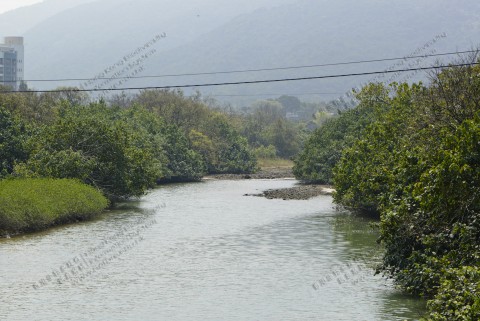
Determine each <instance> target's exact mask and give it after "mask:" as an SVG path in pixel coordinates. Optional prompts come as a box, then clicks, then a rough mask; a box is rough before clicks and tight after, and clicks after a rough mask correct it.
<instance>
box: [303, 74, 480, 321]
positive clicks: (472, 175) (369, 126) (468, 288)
mask: <svg viewBox="0 0 480 321" xmlns="http://www.w3.org/2000/svg"><path fill="white" fill-rule="evenodd" d="M479 75H480V67H479V66H463V67H452V68H447V69H445V70H443V71H442V72H439V73H436V74H433V75H432V79H431V82H430V85H429V86H423V85H421V84H420V85H413V86H408V85H405V84H402V85H397V84H393V85H392V87H391V89H390V90H386V89H384V90H382V89H381V88H380V87H377V90H373V91H372V90H371V89H373V88H375V87H372V85H370V86H369V87H367V88H365V89H364V90H362V92H360V95H359V97H358V98H359V101H360V104H359V106H358V107H357V108H355V109H354V110H352V111H349V112H347V113H343V114H342V115H341V116H340V117H339V118H337V119H335V120H333V121H328V122H327V123H326V124H325V125H324V126H323V127H322V128H320V129H319V130H318V131H317V132H316V133H314V135H313V136H312V138H310V140H309V141H308V142H307V145H306V150H305V151H304V153H303V154H302V155H301V157H300V158H299V160H297V163H296V168H295V170H296V173H297V174H301V175H302V174H303V175H305V174H309V175H305V176H303V177H307V178H324V177H325V176H326V174H325V171H323V172H322V171H321V170H324V168H325V167H315V165H317V163H316V162H322V161H323V163H326V161H325V159H328V158H327V157H326V156H330V157H331V156H332V155H334V152H335V150H334V149H333V148H332V150H331V151H330V152H328V151H325V150H326V149H327V147H329V146H331V145H333V144H332V139H331V138H330V137H329V136H328V134H331V135H333V134H334V133H335V132H334V131H333V130H330V131H329V129H330V128H329V126H332V125H330V124H331V123H334V124H335V123H337V122H340V121H345V117H347V119H348V117H351V115H355V114H356V113H358V114H357V118H356V119H355V121H354V120H351V122H350V123H349V122H348V121H345V122H346V123H347V126H344V127H341V128H342V130H340V134H339V137H338V139H337V140H336V143H337V146H336V148H339V147H340V149H341V153H340V156H339V157H338V159H337V160H336V161H335V162H332V163H331V166H332V167H333V166H334V169H333V181H334V183H335V189H336V191H337V192H336V194H335V196H334V197H335V201H336V202H337V203H339V204H341V205H344V206H347V207H350V208H353V209H355V210H360V211H367V212H370V213H372V212H373V213H376V214H379V215H380V218H381V222H380V228H381V238H380V241H381V242H382V243H383V244H384V246H385V248H386V251H385V255H384V258H383V267H382V269H383V271H384V272H385V273H387V274H389V275H390V276H392V277H393V278H394V279H395V281H396V283H397V284H398V285H400V286H401V287H402V288H403V289H405V290H406V291H408V292H410V293H414V294H418V295H423V296H426V297H428V298H430V299H431V301H430V302H429V318H430V319H431V320H476V319H478V314H479V307H480V302H479V299H478V289H479V278H478V275H479V274H478V266H479V264H480V245H479V241H478V240H480V167H479V164H480V149H479V146H480V77H479ZM382 92H383V93H384V94H381V93H382ZM379 93H380V95H379ZM378 97H382V99H380V100H379V99H378ZM345 114H347V115H348V116H344V115H345ZM358 120H360V123H361V124H362V125H359V124H355V126H352V127H350V128H349V127H348V125H349V124H353V123H355V122H356V121H358ZM345 128H347V129H345ZM320 152H323V153H324V154H321V153H320ZM320 156H323V158H322V157H320ZM315 157H316V158H315ZM321 164H322V163H320V165H321ZM302 166H304V167H302ZM301 175H300V177H302V176H301Z"/></svg>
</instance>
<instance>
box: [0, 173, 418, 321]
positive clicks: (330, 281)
mask: <svg viewBox="0 0 480 321" xmlns="http://www.w3.org/2000/svg"><path fill="white" fill-rule="evenodd" d="M294 183H295V181H293V180H244V181H216V180H211V181H206V182H202V183H193V184H179V185H169V186H163V187H160V188H158V189H156V190H153V191H151V192H150V193H149V194H148V195H146V196H145V197H143V198H142V199H141V200H139V201H136V202H129V203H125V204H120V205H119V208H117V209H115V210H112V211H108V212H107V213H105V214H104V215H102V216H101V217H99V218H97V219H96V220H94V221H89V222H83V223H77V224H71V225H67V226H62V227H57V228H54V229H50V230H48V231H46V232H42V233H36V234H30V235H26V236H20V237H15V238H11V239H2V240H0V263H1V264H0V320H12V321H23V320H49V321H51V320H75V321H79V320H85V321H87V320H88V321H96V320H98V321H100V320H102V321H103V320H117V321H122V320H139V321H141V320H272V321H279V320H356V321H358V320H366V321H372V320H382V321H384V320H417V319H418V318H419V317H420V316H421V315H422V314H423V313H424V311H425V303H424V301H422V300H418V299H415V298H412V297H409V296H406V295H402V294H401V293H400V292H399V291H397V290H396V289H395V288H394V287H393V285H392V284H391V283H390V282H388V281H386V280H385V279H383V278H382V277H381V276H378V275H377V276H374V275H373V266H374V264H375V262H376V261H377V260H378V249H376V248H375V239H376V237H377V235H376V234H375V232H374V231H372V230H371V228H370V227H369V223H370V222H369V221H368V220H367V219H361V218H358V217H355V216H353V215H351V214H349V213H347V212H342V211H337V210H335V208H334V205H333V204H332V198H331V197H330V196H320V197H317V198H314V199H311V200H309V201H283V200H267V199H264V198H260V197H251V196H243V195H244V194H255V193H259V192H261V191H263V190H265V189H271V188H282V187H291V186H292V185H293V184H294Z"/></svg>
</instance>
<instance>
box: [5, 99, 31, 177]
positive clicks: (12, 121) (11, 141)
mask: <svg viewBox="0 0 480 321" xmlns="http://www.w3.org/2000/svg"><path fill="white" fill-rule="evenodd" d="M27 136H28V132H27V129H26V128H25V126H24V124H23V123H22V122H21V121H20V120H19V119H18V118H17V117H14V116H12V115H11V113H10V112H8V111H7V110H6V109H4V108H2V107H1V106H0V155H1V157H0V178H2V177H5V176H6V175H8V174H11V173H12V171H13V166H14V164H15V163H16V162H20V161H23V160H25V159H26V158H27V152H26V150H25V140H26V138H27Z"/></svg>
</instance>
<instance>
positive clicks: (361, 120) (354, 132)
mask: <svg viewBox="0 0 480 321" xmlns="http://www.w3.org/2000/svg"><path fill="white" fill-rule="evenodd" d="M357 97H358V99H359V100H360V104H359V105H358V106H357V107H356V108H355V109H352V110H349V111H346V112H344V113H342V114H340V115H339V116H338V117H335V118H332V119H329V120H327V121H326V122H325V123H324V124H323V125H322V127H320V128H318V129H317V130H315V132H314V133H313V134H312V135H311V136H310V138H309V139H308V140H307V142H306V143H305V148H304V150H303V151H302V152H301V153H300V154H299V155H298V156H297V158H296V159H295V164H294V166H293V174H294V175H295V177H296V178H297V179H299V180H303V181H308V182H313V183H320V184H332V183H333V168H334V167H335V166H336V165H337V163H338V161H339V160H340V158H341V157H342V152H343V150H344V149H345V148H347V147H349V146H351V145H352V144H353V143H354V142H355V140H356V139H357V138H359V137H361V135H362V133H363V131H364V129H365V128H366V127H367V126H368V125H369V124H371V123H373V122H374V121H375V120H376V118H377V117H378V116H379V115H381V114H382V112H383V111H384V110H385V109H386V108H388V107H389V102H390V98H389V89H388V88H385V87H384V86H383V85H381V84H371V85H369V86H367V87H365V88H364V89H363V90H362V91H361V92H360V93H358V95H357Z"/></svg>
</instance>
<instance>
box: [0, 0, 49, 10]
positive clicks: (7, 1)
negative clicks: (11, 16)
mask: <svg viewBox="0 0 480 321" xmlns="http://www.w3.org/2000/svg"><path fill="white" fill-rule="evenodd" d="M38 2H43V0H0V13H4V12H6V11H9V10H12V9H16V8H19V7H23V6H28V5H31V4H34V3H38Z"/></svg>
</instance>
